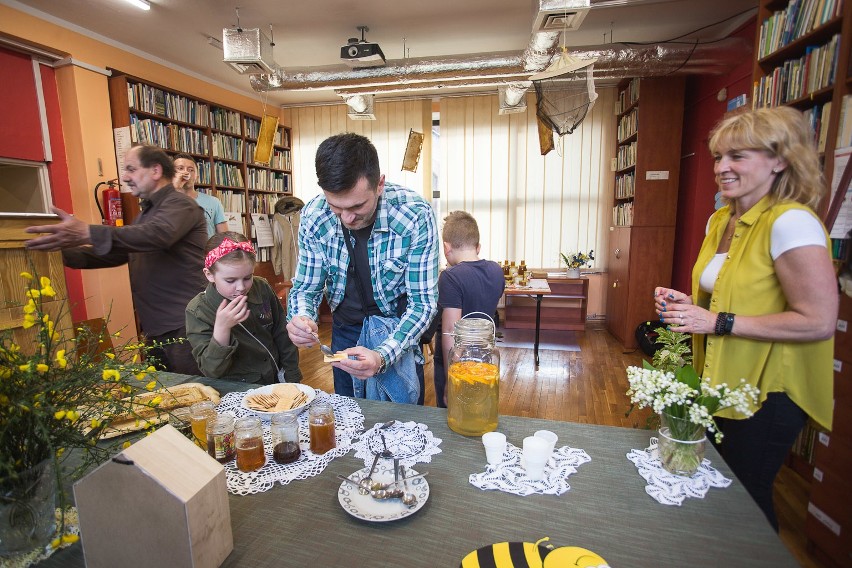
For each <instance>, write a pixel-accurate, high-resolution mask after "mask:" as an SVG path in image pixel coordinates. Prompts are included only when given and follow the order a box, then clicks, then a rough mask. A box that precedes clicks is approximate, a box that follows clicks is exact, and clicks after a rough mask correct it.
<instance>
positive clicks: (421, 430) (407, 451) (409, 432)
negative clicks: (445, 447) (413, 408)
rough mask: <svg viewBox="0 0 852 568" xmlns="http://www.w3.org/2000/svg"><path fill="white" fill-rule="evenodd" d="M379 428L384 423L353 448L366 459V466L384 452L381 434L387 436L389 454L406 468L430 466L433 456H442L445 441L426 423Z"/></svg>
mask: <svg viewBox="0 0 852 568" xmlns="http://www.w3.org/2000/svg"><path fill="white" fill-rule="evenodd" d="M380 426H382V423H377V424H375V425H374V426H373V427H372V428H370V429H369V430H367V431H366V432H364V433H363V434H362V435H361V436H360V438H359V439H358V441H357V442H355V443H354V445H353V447H354V448H355V457H356V458H360V459H362V460H364V467H370V466H371V465H373V458H374V457H375V456H376V454H380V453H381V452H382V451H383V450H384V449H385V447H384V445H383V444H382V435H384V437H385V443H386V444H387V447H388V451H389V452H390V453H391V454H393V457H395V458H397V459H398V460H399V463H401V464H402V465H404V466H406V467H411V466H413V465H414V464H416V463H418V462H420V463H430V462H431V461H432V456H434V455H435V454H440V453H441V448H439V447H438V446H440V445H441V442H442V441H443V440H441V438H436V437H435V435H434V434H432V431H431V430H429V427H428V426H426V425H425V424H421V423H417V422H401V421H399V420H397V421H395V422H394V423H393V424H392V425H390V426H388V427H386V428H380ZM381 459H382V458H380V461H381Z"/></svg>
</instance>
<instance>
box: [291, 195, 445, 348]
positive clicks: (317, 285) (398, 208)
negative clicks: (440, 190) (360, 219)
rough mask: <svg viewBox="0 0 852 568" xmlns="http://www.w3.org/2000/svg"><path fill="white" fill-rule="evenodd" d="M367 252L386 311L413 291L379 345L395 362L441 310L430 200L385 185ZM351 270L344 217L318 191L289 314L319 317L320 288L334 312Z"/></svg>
mask: <svg viewBox="0 0 852 568" xmlns="http://www.w3.org/2000/svg"><path fill="white" fill-rule="evenodd" d="M367 254H368V256H369V258H370V272H371V275H372V280H373V297H374V298H375V300H376V304H377V305H378V306H379V309H380V310H381V312H382V314H383V315H385V316H388V317H390V316H394V315H396V308H397V301H398V298H399V297H400V296H401V295H402V294H408V303H407V307H406V310H405V313H404V314H403V315H402V318H400V322H399V325H398V326H397V328H396V329H395V330H394V331H393V333H391V334H390V336H389V337H388V338H387V339H386V340H385V341H384V342H383V343H382V344H381V345H380V346H378V347H377V348H376V351H378V352H379V353H381V354H382V355H383V356H384V358H385V360H386V361H387V362H388V364H389V365H390V364H391V363H393V362H394V361H396V359H397V358H398V357H399V356H400V354H401V353H402V352H403V350H405V349H407V348H410V347H414V346H416V345H417V342H418V340H419V339H420V336H421V335H423V332H424V331H425V330H426V328H427V327H428V326H429V323H430V322H431V321H432V317H433V316H434V315H435V311H436V306H437V297H438V293H437V282H438V231H437V227H436V223H435V214H434V212H433V211H432V208H431V207H430V206H429V204H428V203H427V202H426V200H425V199H423V198H422V197H420V196H419V195H417V194H416V193H415V192H413V191H412V190H410V189H406V188H404V187H400V186H398V185H396V184H392V183H387V182H386V183H385V186H384V192H383V193H382V197H381V199H380V200H379V205H378V209H377V211H376V220H375V223H374V224H373V232H372V234H371V235H370V240H369V241H368V243H367ZM348 267H349V251H348V250H347V248H346V243H345V242H344V241H343V230H342V225H341V223H340V219H338V217H337V216H336V215H335V214H334V213H332V212H331V209H329V207H328V203H327V202H326V200H325V197H324V196H323V195H318V196H317V197H314V198H313V199H311V200H310V201H308V203H307V204H306V205H305V207H304V208H303V209H302V216H301V220H300V224H299V264H298V267H297V268H296V276H295V277H294V278H293V289H292V290H291V291H290V296H289V298H288V317H289V318H290V319H292V318H293V317H294V316H296V315H301V316H305V317H308V318H310V319H312V320H314V321H316V319H317V311H318V309H319V304H320V301H321V299H322V294H323V293H325V295H326V298H327V299H328V303H329V305H330V306H331V309H332V310H334V309H336V308H337V306H338V305H339V304H340V302H341V301H343V294H344V292H345V290H346V277H347V269H348Z"/></svg>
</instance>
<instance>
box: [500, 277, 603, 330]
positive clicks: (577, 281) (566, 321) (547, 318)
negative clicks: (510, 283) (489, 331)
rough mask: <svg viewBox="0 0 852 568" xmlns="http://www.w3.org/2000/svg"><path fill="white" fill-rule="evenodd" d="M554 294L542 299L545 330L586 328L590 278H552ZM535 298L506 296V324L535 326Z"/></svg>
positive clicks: (512, 326) (517, 326)
mask: <svg viewBox="0 0 852 568" xmlns="http://www.w3.org/2000/svg"><path fill="white" fill-rule="evenodd" d="M547 285H548V286H550V292H551V293H550V294H548V295H546V296H544V297H543V298H542V300H541V327H540V328H541V329H558V330H571V331H582V330H584V329H585V328H586V310H587V306H588V299H589V279H588V278H567V277H548V278H547ZM535 307H536V306H535V298H532V297H524V296H506V308H505V311H504V322H503V325H504V327H506V328H507V329H535Z"/></svg>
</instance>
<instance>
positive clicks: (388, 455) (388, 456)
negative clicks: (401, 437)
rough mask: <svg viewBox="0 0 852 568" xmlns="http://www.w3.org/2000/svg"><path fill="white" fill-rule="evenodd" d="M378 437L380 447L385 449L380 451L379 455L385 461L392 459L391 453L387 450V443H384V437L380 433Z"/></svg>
mask: <svg viewBox="0 0 852 568" xmlns="http://www.w3.org/2000/svg"><path fill="white" fill-rule="evenodd" d="M379 435H380V436H381V437H382V445H383V446H384V447H385V449H384V450H382V451H381V452H380V453H379V455H380V456H382V458H384V459H386V460H390V459H393V453H392V452H391V451H390V450H389V449H388V443H387V442H385V435H384V434H383V433H381V432H380V433H379Z"/></svg>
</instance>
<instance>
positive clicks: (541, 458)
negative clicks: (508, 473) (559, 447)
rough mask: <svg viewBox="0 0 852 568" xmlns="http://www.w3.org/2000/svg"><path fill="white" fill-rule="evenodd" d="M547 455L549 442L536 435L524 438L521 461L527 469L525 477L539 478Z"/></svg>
mask: <svg viewBox="0 0 852 568" xmlns="http://www.w3.org/2000/svg"><path fill="white" fill-rule="evenodd" d="M549 457H550V444H549V443H548V442H547V440H544V439H543V438H539V437H537V436H527V437H526V438H524V451H523V461H524V464H525V465H524V468H525V469H526V470H527V477H529V478H530V479H532V480H534V481H535V480H538V479H541V477H542V475H544V466H545V465H546V464H547V459H548V458H549Z"/></svg>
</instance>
